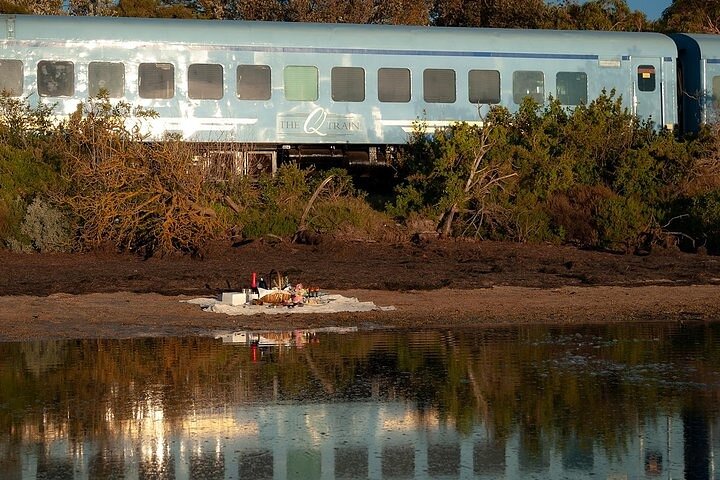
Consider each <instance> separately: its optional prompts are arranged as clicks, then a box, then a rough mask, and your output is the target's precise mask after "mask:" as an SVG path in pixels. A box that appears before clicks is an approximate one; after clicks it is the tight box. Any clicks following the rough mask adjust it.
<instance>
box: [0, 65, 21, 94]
mask: <svg viewBox="0 0 720 480" xmlns="http://www.w3.org/2000/svg"><path fill="white" fill-rule="evenodd" d="M22 91H23V63H22V62H21V61H20V60H0V93H2V92H5V93H7V94H8V95H12V96H14V97H17V96H19V95H21V94H22Z"/></svg>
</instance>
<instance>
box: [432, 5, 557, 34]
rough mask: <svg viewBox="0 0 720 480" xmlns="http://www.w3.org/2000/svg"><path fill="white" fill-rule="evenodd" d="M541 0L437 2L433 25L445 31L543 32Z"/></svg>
mask: <svg viewBox="0 0 720 480" xmlns="http://www.w3.org/2000/svg"><path fill="white" fill-rule="evenodd" d="M549 11H550V10H549V7H548V6H547V4H546V3H545V1H544V0H436V2H435V5H434V7H433V10H432V14H431V15H432V18H433V23H434V24H435V25H438V26H446V27H498V28H542V27H543V26H544V25H545V24H546V23H547V15H548V12H549Z"/></svg>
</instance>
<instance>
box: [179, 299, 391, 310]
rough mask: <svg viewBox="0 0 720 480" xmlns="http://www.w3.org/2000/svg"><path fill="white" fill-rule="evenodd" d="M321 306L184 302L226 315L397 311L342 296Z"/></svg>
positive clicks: (212, 301)
mask: <svg viewBox="0 0 720 480" xmlns="http://www.w3.org/2000/svg"><path fill="white" fill-rule="evenodd" d="M320 300H321V301H322V303H321V304H319V305H303V306H295V307H292V308H289V307H287V306H282V305H279V306H274V305H267V304H265V305H228V304H226V303H222V302H221V301H220V300H218V299H216V298H204V297H203V298H193V299H192V300H183V301H184V302H187V303H192V304H195V305H200V307H201V308H202V309H203V310H204V311H206V312H216V313H224V314H226V315H257V314H259V313H265V314H267V315H278V314H287V313H338V312H371V311H373V310H383V311H389V310H395V307H393V306H388V307H379V306H377V305H375V304H374V303H373V302H361V301H360V300H358V299H357V298H355V297H343V296H342V295H336V294H332V295H323V296H322V297H320Z"/></svg>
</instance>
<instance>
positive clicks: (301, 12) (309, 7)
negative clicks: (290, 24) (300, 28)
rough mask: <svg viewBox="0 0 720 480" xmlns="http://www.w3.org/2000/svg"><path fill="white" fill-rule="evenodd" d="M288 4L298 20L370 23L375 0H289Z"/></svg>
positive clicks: (292, 16) (291, 12) (294, 18)
mask: <svg viewBox="0 0 720 480" xmlns="http://www.w3.org/2000/svg"><path fill="white" fill-rule="evenodd" d="M288 6H289V11H290V16H291V18H290V19H291V20H293V21H296V22H324V23H368V21H369V20H370V18H371V16H372V11H373V0H289V2H288Z"/></svg>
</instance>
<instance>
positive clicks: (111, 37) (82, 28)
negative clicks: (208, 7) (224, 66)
mask: <svg viewBox="0 0 720 480" xmlns="http://www.w3.org/2000/svg"><path fill="white" fill-rule="evenodd" d="M0 18H2V20H3V23H5V24H6V31H5V35H4V36H5V37H6V38H14V39H16V40H25V41H37V42H40V43H42V41H48V42H52V41H62V42H71V43H72V42H73V41H74V42H78V43H86V42H90V41H103V40H105V41H109V42H123V43H127V44H128V45H130V46H132V45H138V44H144V43H173V44H203V45H225V46H233V45H245V46H258V47H262V46H265V47H268V46H274V47H280V46H282V47H283V48H284V51H292V49H293V48H296V49H301V48H321V49H324V50H327V49H337V50H338V51H349V53H353V49H365V50H368V49H370V50H375V49H377V50H378V51H380V50H420V51H443V52H460V51H492V52H549V53H554V54H555V53H557V54H561V53H567V54H581V55H593V56H597V57H603V56H619V55H627V56H640V57H672V58H675V57H676V54H677V49H676V47H675V43H674V42H673V41H672V40H671V39H670V38H669V37H667V36H665V35H662V34H659V33H632V32H599V31H569V30H519V29H491V28H460V27H454V28H449V27H418V26H390V25H356V24H321V23H287V22H260V21H240V20H180V19H157V18H124V17H81V16H78V17H75V16H35V15H0ZM0 28H1V27H0Z"/></svg>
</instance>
